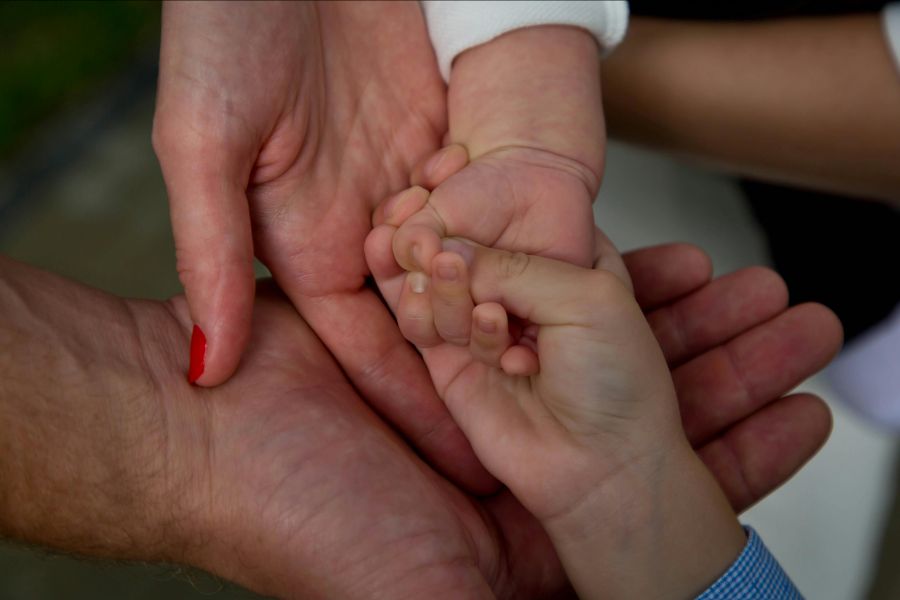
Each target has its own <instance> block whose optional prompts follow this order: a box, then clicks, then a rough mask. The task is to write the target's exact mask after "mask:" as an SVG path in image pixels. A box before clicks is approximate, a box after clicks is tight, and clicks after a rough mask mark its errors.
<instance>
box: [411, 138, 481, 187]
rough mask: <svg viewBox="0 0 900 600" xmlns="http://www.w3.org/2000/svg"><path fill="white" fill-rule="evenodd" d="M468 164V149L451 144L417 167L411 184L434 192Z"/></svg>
mask: <svg viewBox="0 0 900 600" xmlns="http://www.w3.org/2000/svg"><path fill="white" fill-rule="evenodd" d="M468 163H469V153H468V151H467V150H466V148H465V147H464V146H461V145H460V144H450V145H449V146H445V147H443V148H441V149H440V150H438V151H437V152H435V153H434V154H433V155H431V156H430V157H428V158H427V159H425V160H424V161H423V162H422V163H420V164H418V165H416V166H415V168H414V169H413V172H412V175H411V176H410V183H411V184H413V185H420V186H422V187H424V188H427V189H429V190H433V189H434V188H436V187H437V186H439V185H440V184H441V183H443V182H444V180H445V179H447V178H448V177H450V176H451V175H454V174H456V173H458V172H459V171H461V170H462V168H463V167H465V166H466V165H467V164H468Z"/></svg>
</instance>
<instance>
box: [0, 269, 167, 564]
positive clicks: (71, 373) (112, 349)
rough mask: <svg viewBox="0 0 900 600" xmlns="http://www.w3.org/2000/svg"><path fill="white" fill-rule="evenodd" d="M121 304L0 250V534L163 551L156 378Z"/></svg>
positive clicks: (104, 552) (111, 553)
mask: <svg viewBox="0 0 900 600" xmlns="http://www.w3.org/2000/svg"><path fill="white" fill-rule="evenodd" d="M139 328H140V324H139V322H138V320H137V319H135V318H134V316H133V315H132V314H131V312H130V311H129V309H128V306H127V305H126V303H125V301H122V300H119V299H117V298H114V297H112V296H108V295H106V294H103V293H101V292H98V291H96V290H90V289H88V288H85V287H83V286H80V285H78V284H75V283H73V282H70V281H66V280H64V279H62V278H59V277H55V276H53V275H49V274H47V273H43V272H40V271H38V270H36V269H32V268H30V267H27V266H25V265H22V264H20V263H16V262H14V261H11V260H8V259H6V258H3V257H0V340H2V344H0V370H2V373H3V376H2V377H0V447H2V452H0V535H2V536H3V537H11V538H13V539H17V540H20V541H25V542H28V543H32V544H38V545H43V546H49V547H52V548H54V549H58V550H62V551H66V552H72V553H78V554H85V555H91V556H99V557H116V558H120V559H122V558H132V559H167V558H173V557H172V556H171V552H170V550H171V548H173V547H174V545H175V540H174V539H172V536H171V533H172V531H173V530H172V528H171V527H169V526H168V525H167V521H168V519H169V517H171V516H173V515H174V513H170V512H169V511H170V510H172V509H173V507H172V506H171V505H167V502H166V501H165V500H164V498H163V497H162V490H163V489H165V486H166V485H168V484H169V483H172V482H167V481H165V478H166V474H167V472H168V470H167V468H166V464H165V461H166V456H167V454H168V453H167V448H166V447H165V440H166V435H165V431H164V430H165V425H166V424H165V420H164V415H163V414H162V412H161V405H160V403H159V402H157V400H156V398H157V396H156V393H157V391H158V390H157V386H156V384H155V382H154V380H153V379H152V378H151V376H150V375H149V372H150V371H149V369H147V365H146V361H145V358H144V357H143V355H142V353H141V351H140V344H139V343H138V336H139V335H140V334H139V331H138V329H139Z"/></svg>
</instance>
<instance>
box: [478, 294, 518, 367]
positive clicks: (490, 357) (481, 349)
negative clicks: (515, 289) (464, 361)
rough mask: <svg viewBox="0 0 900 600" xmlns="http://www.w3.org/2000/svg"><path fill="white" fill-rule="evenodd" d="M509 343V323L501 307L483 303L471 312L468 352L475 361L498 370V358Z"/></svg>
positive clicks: (493, 303)
mask: <svg viewBox="0 0 900 600" xmlns="http://www.w3.org/2000/svg"><path fill="white" fill-rule="evenodd" d="M511 341H512V340H511V338H510V335H509V322H508V320H507V316H506V311H505V310H504V309H503V307H502V306H500V305H499V304H497V303H496V302H485V303H484V304H479V305H478V306H476V307H475V308H474V309H473V310H472V339H471V342H470V344H469V351H470V352H471V353H472V356H473V357H474V358H475V359H476V360H478V361H481V362H483V363H485V364H486V365H489V366H491V367H495V368H497V369H499V368H500V358H501V357H502V356H503V353H504V352H506V350H507V348H509V345H510V342H511Z"/></svg>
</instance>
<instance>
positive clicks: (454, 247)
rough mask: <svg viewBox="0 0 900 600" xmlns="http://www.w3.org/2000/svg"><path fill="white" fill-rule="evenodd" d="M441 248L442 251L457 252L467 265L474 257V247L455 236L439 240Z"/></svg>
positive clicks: (469, 264)
mask: <svg viewBox="0 0 900 600" xmlns="http://www.w3.org/2000/svg"><path fill="white" fill-rule="evenodd" d="M441 249H442V250H443V251H444V252H454V253H456V254H459V255H460V256H461V257H462V259H463V260H464V261H465V263H466V265H468V266H471V265H472V261H473V260H474V259H475V247H474V246H472V245H471V244H467V243H466V242H464V241H462V240H458V239H456V238H444V239H443V240H441Z"/></svg>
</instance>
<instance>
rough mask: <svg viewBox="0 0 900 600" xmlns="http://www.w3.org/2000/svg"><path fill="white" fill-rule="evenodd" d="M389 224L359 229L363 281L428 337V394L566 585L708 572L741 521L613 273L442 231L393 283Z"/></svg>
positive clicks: (585, 586) (629, 591)
mask: <svg viewBox="0 0 900 600" xmlns="http://www.w3.org/2000/svg"><path fill="white" fill-rule="evenodd" d="M393 232H394V229H393V227H391V226H388V225H384V226H380V227H377V228H376V229H375V230H374V231H373V232H372V234H370V236H369V238H368V240H367V245H366V251H367V258H368V260H369V264H370V267H371V269H372V272H373V274H374V275H375V278H376V282H378V284H379V287H380V288H381V290H382V293H383V295H384V297H385V298H386V300H387V301H388V304H389V305H390V306H391V307H392V309H393V310H394V311H395V313H396V314H397V318H398V322H399V324H400V326H401V329H402V330H403V331H404V333H405V334H407V335H408V337H414V338H415V337H418V338H419V339H425V338H426V337H428V336H429V335H430V336H432V339H431V343H426V344H423V345H422V346H420V349H421V351H422V354H423V357H424V359H425V361H426V364H427V365H428V367H429V370H430V371H431V374H432V378H433V380H434V383H435V387H436V389H437V391H438V393H439V395H440V396H441V397H442V398H443V399H444V401H445V402H446V404H447V406H448V408H449V410H450V412H451V414H452V415H453V416H454V418H455V419H456V421H457V423H458V424H459V425H460V427H461V428H462V429H463V431H464V432H465V434H466V435H467V436H468V438H469V440H470V442H471V443H472V445H473V448H474V449H475V452H476V454H477V455H478V456H479V458H480V460H481V461H482V462H483V464H484V465H485V466H486V467H487V468H488V470H489V471H491V473H492V474H494V475H495V476H496V477H498V478H499V479H500V480H501V481H503V482H504V483H505V484H506V485H507V486H508V487H509V488H510V490H511V491H512V492H513V494H515V495H516V497H517V498H518V499H519V500H520V501H521V502H522V503H523V504H524V505H525V506H526V508H528V509H529V510H530V511H531V512H532V513H533V514H534V515H535V516H536V517H537V518H538V519H539V520H540V521H541V522H542V524H543V525H544V526H545V528H546V529H547V531H548V533H549V534H550V536H551V538H552V539H553V541H554V544H555V546H556V548H557V550H558V552H559V554H560V557H561V559H562V560H563V563H564V565H565V566H566V569H567V571H568V572H569V575H570V577H571V578H572V580H573V583H574V584H575V586H576V589H578V591H579V592H580V593H582V594H584V595H586V596H592V595H595V594H597V595H604V596H611V597H615V596H617V595H619V594H620V593H621V594H622V595H630V596H629V597H637V596H641V592H640V591H641V590H642V591H646V592H647V593H650V592H651V591H653V590H656V591H658V590H668V591H671V592H672V593H673V594H674V596H677V595H679V594H681V595H688V594H690V593H694V592H695V591H699V590H702V589H703V588H704V587H706V585H708V584H709V583H711V582H712V580H714V579H715V575H717V574H718V573H720V572H721V571H723V570H724V568H725V566H727V565H728V564H729V563H730V561H731V560H732V559H733V558H734V557H735V556H736V555H737V554H738V553H739V552H740V549H741V547H742V546H743V541H744V536H743V532H742V531H741V529H740V526H739V525H738V523H737V520H736V518H735V516H734V514H733V513H732V512H731V510H730V508H729V506H728V504H727V502H726V501H725V499H724V497H723V496H722V494H721V491H720V490H718V488H717V487H716V485H715V483H714V482H713V480H712V479H711V477H710V476H709V474H708V473H707V472H706V471H705V469H704V468H703V466H702V465H701V464H700V462H699V459H697V457H696V455H694V454H693V452H691V450H690V447H689V445H688V443H687V441H686V439H685V436H684V433H683V431H682V429H681V425H680V420H679V416H678V409H677V404H676V398H675V392H674V390H673V387H672V383H671V378H670V376H669V373H668V368H667V366H666V363H665V360H664V358H663V356H662V353H661V351H660V349H659V346H658V344H657V343H656V340H655V338H654V337H653V334H652V332H651V331H650V328H649V326H648V325H647V323H646V321H645V320H644V317H643V315H642V313H641V311H640V308H639V307H638V306H637V303H636V302H635V300H634V299H633V297H632V295H631V293H630V290H629V289H628V288H627V287H626V286H625V285H624V284H623V282H622V281H621V280H620V279H618V278H617V277H616V276H615V275H613V274H611V273H609V272H607V271H603V270H596V269H594V270H591V269H584V268H579V267H576V266H573V265H569V264H565V263H562V262H558V261H553V260H550V259H544V258H541V257H534V256H527V255H523V254H511V253H508V252H504V251H501V250H496V249H490V248H484V247H481V246H477V245H475V244H471V243H468V242H465V241H461V240H458V239H449V240H444V242H443V244H442V251H441V252H440V253H438V254H437V255H436V256H435V258H434V259H433V261H432V264H431V269H430V272H431V273H432V277H431V278H430V279H429V278H428V277H427V276H425V275H424V274H422V273H418V274H415V275H411V276H410V277H408V278H407V279H406V282H405V283H404V277H403V273H402V271H401V270H399V268H398V267H397V265H396V263H395V262H394V259H393V256H392V252H391V242H392V236H393ZM518 323H522V324H524V326H523V327H522V328H519V327H518V326H517V324H518ZM432 332H433V333H432ZM438 332H440V333H438ZM410 333H413V335H412V336H410ZM447 340H450V341H447ZM698 519H699V520H698ZM645 523H648V524H650V525H645ZM701 531H702V534H701V533H700V532H701ZM660 553H665V555H666V557H667V560H666V561H659V563H658V564H655V563H654V562H653V561H654V557H656V558H658V555H659V554H660ZM672 557H676V558H674V559H673V558H672ZM677 557H682V558H683V560H678V558H677ZM688 557H689V558H688ZM604 573H605V574H606V575H605V576H604V575H603V574H604ZM611 573H615V577H612V578H611V577H610V574H611ZM636 592H637V593H636Z"/></svg>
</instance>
